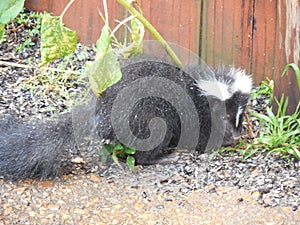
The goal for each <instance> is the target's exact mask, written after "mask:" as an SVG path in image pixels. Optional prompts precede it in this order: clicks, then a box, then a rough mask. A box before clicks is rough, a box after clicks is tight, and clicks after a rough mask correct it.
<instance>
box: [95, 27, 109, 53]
mask: <svg viewBox="0 0 300 225" xmlns="http://www.w3.org/2000/svg"><path fill="white" fill-rule="evenodd" d="M96 48H97V56H98V57H101V56H103V55H104V54H106V53H107V52H109V51H111V50H112V48H111V45H110V34H109V27H108V25H104V27H103V28H102V30H101V35H100V37H99V39H98V40H97V42H96Z"/></svg>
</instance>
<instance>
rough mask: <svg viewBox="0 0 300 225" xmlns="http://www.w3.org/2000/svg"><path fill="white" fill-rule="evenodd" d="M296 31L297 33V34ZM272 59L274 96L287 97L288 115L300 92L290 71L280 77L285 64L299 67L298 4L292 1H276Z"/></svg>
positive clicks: (299, 10)
mask: <svg viewBox="0 0 300 225" xmlns="http://www.w3.org/2000/svg"><path fill="white" fill-rule="evenodd" d="M297 31H298V33H297ZM275 40H276V41H275V45H274V47H275V57H274V80H275V95H276V96H277V98H280V97H281V95H282V94H283V93H284V94H285V96H288V97H289V105H290V107H289V113H291V112H293V111H294V109H295V107H296V105H297V104H298V103H299V101H300V91H299V89H298V87H297V82H296V76H295V73H294V71H293V70H292V69H290V70H289V72H288V74H287V75H286V76H285V77H281V74H282V71H283V69H284V67H285V65H286V64H287V63H296V64H297V65H298V66H299V67H300V2H299V1H294V0H286V1H282V0H278V1H277V18H276V38H275Z"/></svg>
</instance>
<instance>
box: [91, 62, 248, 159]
mask: <svg viewBox="0 0 300 225" xmlns="http://www.w3.org/2000/svg"><path fill="white" fill-rule="evenodd" d="M122 72H123V74H124V75H123V78H122V80H121V81H120V82H118V83H117V84H115V85H113V86H112V87H110V88H109V89H107V90H106V91H105V92H104V93H103V96H102V98H101V99H99V100H98V103H97V107H98V108H97V110H96V115H97V116H98V121H99V122H98V125H97V131H98V135H99V137H101V138H103V139H109V140H111V141H116V142H121V143H122V144H124V145H126V146H135V147H136V150H137V152H136V154H135V159H136V162H137V163H140V164H153V163H161V162H165V161H169V160H168V158H167V156H168V155H166V154H165V152H166V151H165V150H166V149H171V148H183V149H189V150H196V151H198V152H200V153H202V152H204V151H205V150H210V149H217V148H219V147H220V146H228V145H234V144H236V143H237V141H238V139H239V138H240V135H241V130H242V120H243V113H244V111H245V108H246V105H247V102H248V99H249V97H250V92H251V88H252V79H251V77H250V76H248V75H246V74H245V72H244V71H243V70H240V69H235V68H225V67H219V68H217V69H215V70H211V69H207V67H206V68H205V67H200V66H195V67H192V66H190V67H188V68H186V69H182V70H181V69H179V68H178V67H176V66H173V65H170V64H169V63H164V62H158V61H151V60H150V61H142V62H136V63H132V64H129V65H128V66H126V67H124V68H123V69H122ZM158 118H159V119H158ZM172 157H174V155H171V157H170V160H172V159H173V158H172Z"/></svg>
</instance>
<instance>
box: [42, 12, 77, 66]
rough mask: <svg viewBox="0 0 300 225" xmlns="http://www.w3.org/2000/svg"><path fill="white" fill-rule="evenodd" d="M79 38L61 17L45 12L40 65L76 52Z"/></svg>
mask: <svg viewBox="0 0 300 225" xmlns="http://www.w3.org/2000/svg"><path fill="white" fill-rule="evenodd" d="M77 40H78V38H77V35H76V32H75V31H73V30H70V29H68V28H66V27H64V25H63V23H62V21H61V18H60V17H54V16H51V15H50V14H48V13H45V14H44V15H43V16H42V29H41V62H40V64H39V66H43V65H45V64H46V63H48V62H51V61H52V60H54V59H58V58H60V57H63V56H66V55H68V54H70V53H72V52H74V51H75V49H76V44H77Z"/></svg>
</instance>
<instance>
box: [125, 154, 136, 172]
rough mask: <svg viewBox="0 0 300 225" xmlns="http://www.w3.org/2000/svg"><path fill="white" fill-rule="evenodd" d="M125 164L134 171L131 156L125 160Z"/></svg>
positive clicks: (133, 160)
mask: <svg viewBox="0 0 300 225" xmlns="http://www.w3.org/2000/svg"><path fill="white" fill-rule="evenodd" d="M126 163H127V165H128V166H129V168H130V169H131V170H134V164H135V159H134V157H132V156H128V157H127V159H126Z"/></svg>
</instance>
